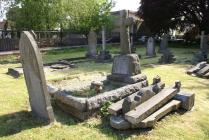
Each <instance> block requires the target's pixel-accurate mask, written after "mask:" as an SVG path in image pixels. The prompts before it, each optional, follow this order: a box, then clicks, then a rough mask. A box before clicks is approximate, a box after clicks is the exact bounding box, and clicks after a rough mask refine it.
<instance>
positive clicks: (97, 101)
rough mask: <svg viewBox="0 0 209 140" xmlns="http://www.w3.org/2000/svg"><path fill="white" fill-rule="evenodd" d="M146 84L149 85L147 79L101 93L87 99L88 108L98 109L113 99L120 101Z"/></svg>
mask: <svg viewBox="0 0 209 140" xmlns="http://www.w3.org/2000/svg"><path fill="white" fill-rule="evenodd" d="M146 86H147V81H146V80H145V81H142V82H139V83H136V84H132V85H127V86H124V87H121V88H118V89H116V90H112V91H108V92H104V93H101V94H99V95H97V96H94V97H91V98H89V99H88V100H87V109H88V110H92V109H97V108H99V107H101V106H102V105H103V104H104V103H105V102H107V101H113V102H115V101H118V100H120V99H123V98H125V97H127V96H129V95H131V94H133V93H134V92H136V91H139V89H141V88H142V87H146Z"/></svg>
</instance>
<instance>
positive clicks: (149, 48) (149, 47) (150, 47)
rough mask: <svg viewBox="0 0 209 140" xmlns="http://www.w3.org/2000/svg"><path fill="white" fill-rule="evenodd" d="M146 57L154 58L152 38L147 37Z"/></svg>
mask: <svg viewBox="0 0 209 140" xmlns="http://www.w3.org/2000/svg"><path fill="white" fill-rule="evenodd" d="M146 56H147V57H154V56H156V52H155V42H154V38H153V37H149V39H148V41H147V50H146Z"/></svg>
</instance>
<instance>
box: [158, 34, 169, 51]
mask: <svg viewBox="0 0 209 140" xmlns="http://www.w3.org/2000/svg"><path fill="white" fill-rule="evenodd" d="M167 47H168V35H167V34H164V35H163V36H162V40H161V42H160V48H159V50H158V52H159V53H163V52H164V50H166V49H167Z"/></svg>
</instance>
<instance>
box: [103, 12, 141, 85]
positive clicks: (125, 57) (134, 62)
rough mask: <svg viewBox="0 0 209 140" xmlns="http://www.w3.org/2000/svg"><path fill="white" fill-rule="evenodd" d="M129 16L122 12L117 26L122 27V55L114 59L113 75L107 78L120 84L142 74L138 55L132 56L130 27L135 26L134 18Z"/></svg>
mask: <svg viewBox="0 0 209 140" xmlns="http://www.w3.org/2000/svg"><path fill="white" fill-rule="evenodd" d="M128 16H129V15H128V11H126V10H122V11H120V22H119V23H117V24H116V25H117V26H120V48H121V55H119V56H115V57H114V60H113V67H112V74H111V75H109V76H108V77H107V78H108V80H110V81H117V82H119V83H120V82H121V83H125V80H126V79H127V78H132V77H133V76H137V75H140V73H141V69H140V62H139V57H138V55H137V54H131V47H130V35H129V26H130V25H132V24H133V18H128ZM140 77H141V76H140ZM139 79H140V78H139ZM136 82H137V81H136Z"/></svg>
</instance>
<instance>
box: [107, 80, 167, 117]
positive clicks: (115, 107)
mask: <svg viewBox="0 0 209 140" xmlns="http://www.w3.org/2000/svg"><path fill="white" fill-rule="evenodd" d="M156 85H158V87H159V88H160V89H159V90H157V92H156V93H158V92H160V91H161V89H163V88H164V86H162V85H164V84H162V83H155V84H154V85H151V86H149V87H145V88H146V89H147V88H148V89H149V90H155V86H156ZM143 89H144V88H143ZM140 92H141V91H140V90H139V91H138V92H135V93H133V94H132V95H130V98H133V100H134V97H135V96H138V94H139V93H140ZM156 93H155V94H156ZM142 98H143V97H142ZM125 99H126V98H124V99H122V100H120V101H118V102H116V103H114V104H112V105H111V106H110V107H109V108H108V112H109V113H110V114H112V115H118V114H120V113H122V108H123V106H124V105H125V104H124V101H125ZM143 101H145V99H143ZM140 102H141V103H142V101H140ZM128 106H129V105H128Z"/></svg>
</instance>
